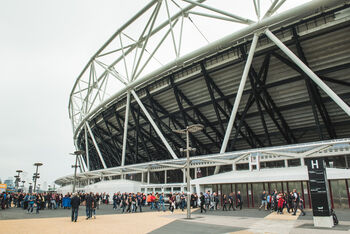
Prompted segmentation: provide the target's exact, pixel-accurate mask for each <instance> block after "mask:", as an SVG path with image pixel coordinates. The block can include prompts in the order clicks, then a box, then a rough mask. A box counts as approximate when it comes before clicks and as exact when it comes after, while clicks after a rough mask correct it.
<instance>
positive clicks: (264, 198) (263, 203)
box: [259, 191, 267, 210]
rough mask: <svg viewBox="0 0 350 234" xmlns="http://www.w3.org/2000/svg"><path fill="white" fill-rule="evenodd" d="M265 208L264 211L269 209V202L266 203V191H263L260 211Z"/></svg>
mask: <svg viewBox="0 0 350 234" xmlns="http://www.w3.org/2000/svg"><path fill="white" fill-rule="evenodd" d="M262 207H264V210H266V209H267V201H266V191H263V193H262V194H261V205H260V206H259V210H261V208H262Z"/></svg>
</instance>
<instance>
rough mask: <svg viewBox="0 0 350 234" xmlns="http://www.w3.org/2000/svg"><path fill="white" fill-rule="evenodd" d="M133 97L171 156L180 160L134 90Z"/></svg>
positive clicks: (132, 91)
mask: <svg viewBox="0 0 350 234" xmlns="http://www.w3.org/2000/svg"><path fill="white" fill-rule="evenodd" d="M131 93H132V95H133V96H134V98H135V99H136V101H137V103H138V104H139V106H140V107H141V109H142V111H143V113H145V115H146V117H147V119H148V121H149V122H150V123H151V124H152V127H153V128H154V130H155V131H156V132H157V134H158V136H159V137H160V139H161V140H162V142H163V143H164V145H165V147H166V148H167V149H168V151H169V152H170V154H171V156H172V157H173V158H174V159H178V157H177V156H176V154H175V152H174V151H173V149H172V148H171V147H170V145H169V143H168V141H167V140H166V139H165V137H164V136H163V134H162V132H161V131H160V130H159V128H158V126H157V125H156V123H155V122H154V120H153V119H152V117H151V115H150V114H149V113H148V111H147V109H146V107H145V106H144V105H143V103H142V102H141V100H140V99H139V97H138V96H137V94H136V92H135V91H134V90H131Z"/></svg>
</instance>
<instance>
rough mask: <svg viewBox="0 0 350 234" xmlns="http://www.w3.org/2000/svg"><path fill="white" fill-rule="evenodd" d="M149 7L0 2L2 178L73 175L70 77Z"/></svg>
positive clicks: (101, 0) (291, 0)
mask: <svg viewBox="0 0 350 234" xmlns="http://www.w3.org/2000/svg"><path fill="white" fill-rule="evenodd" d="M220 1H221V2H226V3H227V2H229V1H228V0H227V1H224V0H220ZM147 2H148V1H146V0H132V1H125V0H124V1H123V0H118V1H117V0H98V1H97V0H94V1H93V0H60V1H58V0H56V1H54V0H0V68H1V69H0V77H1V79H0V81H1V85H0V109H1V117H0V133H1V135H0V178H1V179H2V180H5V179H7V178H8V177H11V178H13V176H14V175H15V174H16V173H15V171H16V170H17V169H22V170H23V171H25V173H24V176H23V177H24V178H22V179H23V180H26V181H29V180H31V177H32V174H33V173H34V169H35V168H34V166H33V163H35V162H42V163H44V165H43V166H42V167H41V168H40V170H39V172H40V176H41V178H40V179H39V181H40V182H39V183H43V182H44V181H47V183H48V184H52V183H53V181H54V180H55V179H57V178H58V177H60V176H64V175H67V174H71V173H72V172H73V169H72V168H71V165H72V164H73V161H74V159H73V157H72V156H69V153H70V152H73V151H74V150H75V149H74V146H73V139H72V129H71V123H70V120H69V117H68V110H67V107H68V99H69V94H70V91H71V89H72V87H73V84H74V82H75V79H76V77H77V76H78V75H79V73H80V72H81V70H82V69H83V67H84V66H85V64H86V63H87V61H88V60H89V58H90V57H91V56H92V55H93V54H94V53H95V52H96V50H97V49H99V47H100V46H101V45H102V44H103V43H104V42H105V41H106V40H107V39H108V38H109V37H110V36H111V35H112V34H113V33H114V32H115V31H116V30H117V29H118V28H119V27H120V26H121V25H122V24H123V23H125V22H126V20H128V19H129V18H130V17H131V16H132V15H134V14H135V13H136V12H137V11H138V10H139V9H141V8H142V7H143V6H144V5H145V4H146V3H147ZM208 2H210V1H208ZM232 2H233V1H230V3H232ZM236 2H243V1H236ZM262 2H267V3H268V4H270V3H271V1H270V0H265V1H263V0H262ZM300 2H305V1H301V0H288V1H287V4H286V8H287V7H290V6H292V5H296V4H299V3H300ZM251 18H252V19H255V18H254V17H251Z"/></svg>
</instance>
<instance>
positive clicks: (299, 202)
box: [259, 189, 305, 216]
mask: <svg viewBox="0 0 350 234" xmlns="http://www.w3.org/2000/svg"><path fill="white" fill-rule="evenodd" d="M262 208H264V210H270V211H271V212H273V211H275V212H277V214H283V210H284V209H286V210H287V212H288V213H292V215H296V212H297V210H298V209H299V210H300V211H301V215H303V216H304V215H305V211H304V201H303V199H302V198H301V196H300V193H298V192H297V190H296V189H293V191H292V192H289V193H287V192H285V193H283V192H277V190H274V191H273V192H272V193H271V194H267V193H266V191H263V193H262V194H261V206H260V207H259V210H260V209H262Z"/></svg>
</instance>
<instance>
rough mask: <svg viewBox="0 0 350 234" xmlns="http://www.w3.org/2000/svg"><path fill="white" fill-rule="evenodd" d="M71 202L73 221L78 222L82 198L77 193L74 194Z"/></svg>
mask: <svg viewBox="0 0 350 234" xmlns="http://www.w3.org/2000/svg"><path fill="white" fill-rule="evenodd" d="M70 203H71V205H72V222H77V219H78V211H79V206H80V198H79V197H78V194H77V193H74V194H73V197H72V199H71V202H70Z"/></svg>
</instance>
